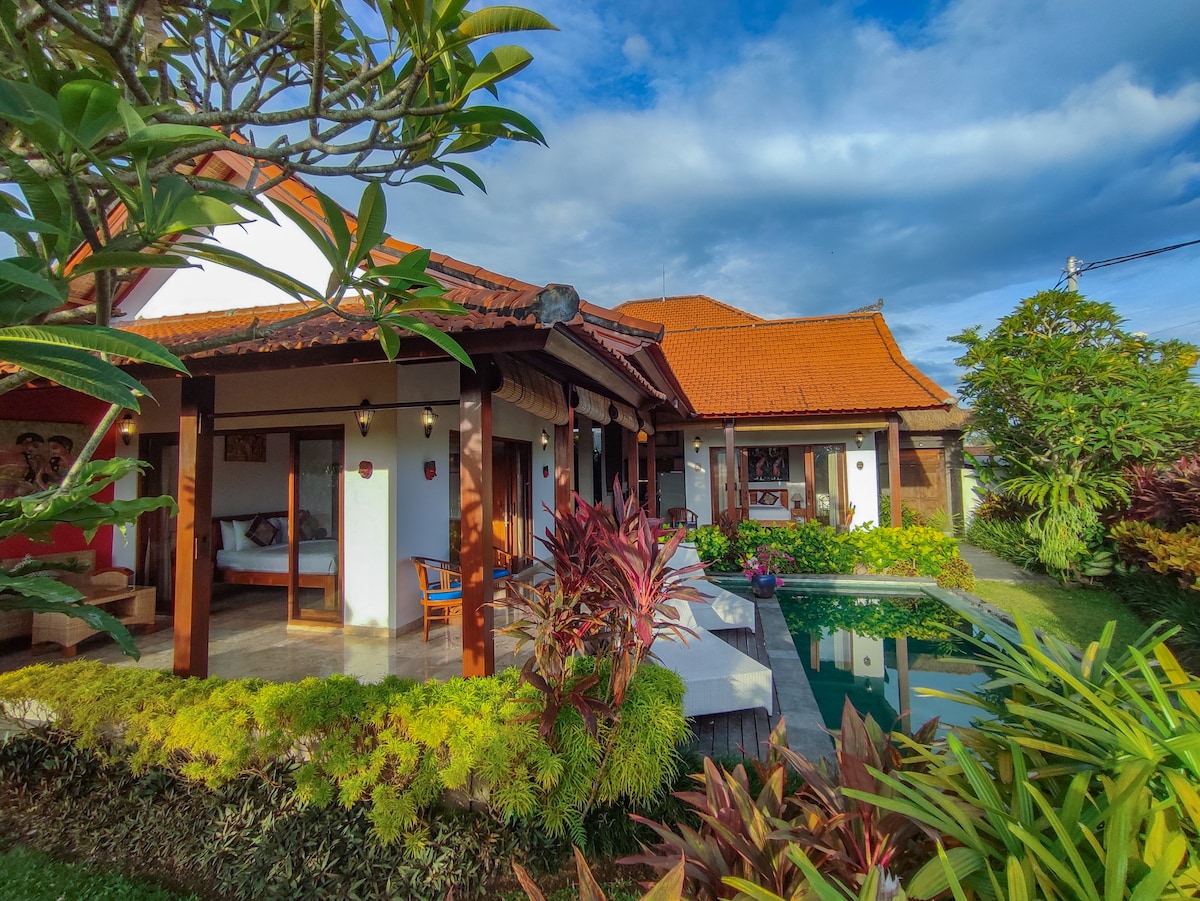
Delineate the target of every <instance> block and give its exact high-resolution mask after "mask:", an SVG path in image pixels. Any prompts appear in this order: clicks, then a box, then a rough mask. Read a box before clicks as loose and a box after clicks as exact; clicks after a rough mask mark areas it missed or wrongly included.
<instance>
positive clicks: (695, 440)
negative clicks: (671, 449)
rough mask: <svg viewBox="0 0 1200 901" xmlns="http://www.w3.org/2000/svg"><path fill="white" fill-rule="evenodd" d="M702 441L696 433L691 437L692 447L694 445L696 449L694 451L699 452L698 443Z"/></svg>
mask: <svg viewBox="0 0 1200 901" xmlns="http://www.w3.org/2000/svg"><path fill="white" fill-rule="evenodd" d="M702 443H703V442H702V441H701V440H700V436H699V435H697V436H696V437H695V438H693V439H692V447H694V448H695V449H696V453H700V445H701V444H702Z"/></svg>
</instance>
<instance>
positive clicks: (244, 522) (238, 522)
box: [233, 519, 258, 551]
mask: <svg viewBox="0 0 1200 901" xmlns="http://www.w3.org/2000/svg"><path fill="white" fill-rule="evenodd" d="M253 522H254V520H253V519H235V520H234V521H233V531H234V537H235V538H236V539H237V543H236V544H235V545H234V548H233V549H234V550H235V551H252V550H254V549H255V548H256V547H258V545H257V544H255V543H254V542H253V541H251V540H250V539H249V538H247V537H246V531H247V530H248V529H249V528H250V525H251V524H252V523H253Z"/></svg>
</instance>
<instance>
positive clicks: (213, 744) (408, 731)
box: [0, 661, 688, 844]
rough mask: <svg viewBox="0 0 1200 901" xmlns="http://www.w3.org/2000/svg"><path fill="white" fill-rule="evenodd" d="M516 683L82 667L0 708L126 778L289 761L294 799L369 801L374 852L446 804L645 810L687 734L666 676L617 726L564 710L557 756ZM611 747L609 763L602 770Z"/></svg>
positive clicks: (17, 675) (657, 676)
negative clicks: (25, 716) (291, 678)
mask: <svg viewBox="0 0 1200 901" xmlns="http://www.w3.org/2000/svg"><path fill="white" fill-rule="evenodd" d="M582 665H585V666H586V665H590V662H588V661H584V662H583V664H582ZM518 675H519V674H518V673H517V671H516V670H506V671H504V672H501V673H498V674H497V675H495V676H492V677H489V678H479V679H452V680H450V681H448V682H437V681H430V682H428V683H425V684H418V683H416V682H413V681H411V680H401V679H396V678H388V679H385V680H384V681H383V682H380V683H378V684H374V685H363V684H360V683H359V682H358V681H356V680H355V679H352V678H350V677H348V676H330V677H329V678H326V679H305V680H303V681H301V682H294V683H272V682H265V681H263V680H257V679H236V680H222V679H204V680H199V679H180V678H177V677H175V676H172V675H169V674H166V673H162V672H156V671H152V670H143V669H137V668H133V667H111V666H107V665H105V664H101V663H95V662H91V661H80V662H75V663H71V664H67V665H64V666H46V665H40V666H34V667H28V668H26V669H23V670H18V671H16V672H12V673H7V674H4V675H0V705H2V706H3V709H4V712H5V714H6V715H9V716H11V717H20V716H21V715H22V713H24V712H26V710H27V709H28V706H29V702H30V701H36V702H38V703H39V704H40V705H41V706H42V707H44V708H48V709H49V711H50V712H51V715H52V719H53V721H54V724H55V728H56V729H57V730H59V731H61V732H62V733H63V734H65V735H67V736H69V737H71V738H72V739H73V741H74V742H75V743H76V744H77V746H79V747H80V748H86V749H92V750H95V751H96V752H97V753H99V754H100V755H101V756H102V757H103V758H104V759H107V760H110V761H118V760H119V761H122V762H126V763H127V764H128V765H129V766H130V767H131V769H132V771H133V772H135V773H141V772H146V771H148V770H149V769H150V768H152V767H154V768H163V769H167V770H170V771H172V772H175V773H178V774H179V775H181V776H183V777H184V778H187V779H189V780H192V781H195V782H200V783H203V784H204V785H206V786H207V787H208V788H210V789H217V788H219V787H221V786H223V785H226V784H227V783H229V782H230V781H231V780H233V779H235V778H237V777H238V776H240V775H241V774H244V773H246V772H254V771H262V770H265V769H267V768H268V767H270V766H272V765H274V764H275V763H276V762H278V761H279V760H295V761H297V762H298V766H297V767H296V770H295V772H294V775H293V783H294V791H295V795H296V800H297V801H298V802H299V803H301V804H306V805H312V806H315V807H318V808H319V807H324V806H326V805H329V804H330V803H331V802H333V801H336V802H337V803H338V804H340V805H341V806H342V807H344V808H347V809H349V808H351V807H353V806H354V805H356V804H365V806H366V807H365V809H366V816H367V817H368V819H369V820H370V822H371V825H372V827H373V832H374V835H375V836H376V838H377V839H378V840H379V841H380V842H381V843H383V844H387V843H389V842H392V841H395V840H396V839H398V838H400V837H401V836H403V837H404V838H405V841H406V842H408V843H412V842H417V843H420V842H421V841H423V837H424V835H425V834H426V826H425V821H424V820H423V818H422V817H423V813H424V812H425V811H427V810H428V809H429V808H430V807H432V806H433V805H435V804H437V803H439V802H442V801H445V800H447V799H449V800H455V801H458V802H459V803H464V802H466V801H468V800H469V801H470V802H472V803H473V804H476V805H479V806H482V807H483V808H484V809H486V810H488V811H489V812H491V813H492V814H493V815H494V816H497V817H500V818H503V819H506V820H509V821H515V820H523V821H533V822H535V823H537V824H538V825H539V826H540V827H541V828H544V829H545V830H546V831H547V832H549V833H550V834H554V835H558V834H562V833H563V832H564V831H570V832H571V834H572V835H573V836H574V837H576V838H581V824H582V817H583V813H584V811H585V810H586V809H587V808H588V807H589V806H591V805H593V804H596V803H599V804H604V803H610V802H616V801H619V800H621V799H631V800H633V801H635V802H641V801H647V800H649V799H650V798H652V797H654V796H655V795H656V793H657V792H659V790H660V789H661V787H662V786H663V785H665V784H668V783H670V782H671V780H672V779H673V778H674V775H675V770H676V767H677V764H678V752H677V748H678V746H679V744H680V743H681V742H682V741H684V740H685V739H686V736H687V734H688V728H687V723H686V720H685V719H684V718H683V707H682V701H683V684H682V682H681V681H680V679H679V677H678V676H676V675H675V674H674V673H671V672H669V671H667V670H664V669H661V668H658V667H653V666H646V667H643V668H642V669H641V670H639V672H638V674H637V676H636V677H635V680H634V682H633V684H632V686H631V688H630V692H629V696H628V698H627V701H626V704H625V705H624V706H623V708H622V711H621V716H620V717H619V719H618V720H617V721H616V722H615V723H613V724H608V725H605V726H604V727H602V728H601V730H600V732H599V734H598V735H597V736H592V735H590V734H589V733H588V731H587V730H586V728H585V727H584V724H583V722H582V720H581V719H580V718H579V716H578V714H576V713H575V712H574V711H573V710H566V711H564V712H563V714H562V716H561V718H560V721H559V729H558V730H557V732H556V735H557V746H556V747H551V746H550V745H549V744H548V743H547V742H546V741H543V740H542V739H540V738H538V735H537V725H536V723H535V722H529V721H523V722H520V721H518V720H520V719H522V718H523V715H524V714H528V713H529V712H530V709H531V706H532V705H531V704H530V703H527V702H524V701H523V700H522V699H525V698H537V697H538V696H537V694H536V692H534V691H533V690H532V689H531V688H529V687H528V686H525V685H521V684H519V681H518ZM610 747H611V748H612V749H614V753H612V754H609V755H607V759H609V760H610V761H615V762H616V763H615V764H612V765H610V766H609V767H608V768H607V769H606V771H605V772H603V773H602V772H600V765H601V761H602V759H605V755H604V754H603V750H604V749H606V748H610Z"/></svg>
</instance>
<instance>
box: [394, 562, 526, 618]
mask: <svg viewBox="0 0 1200 901" xmlns="http://www.w3.org/2000/svg"><path fill="white" fill-rule="evenodd" d="M412 559H413V564H414V565H415V566H416V568H417V584H418V585H419V586H420V588H421V608H422V610H423V611H424V638H425V641H429V624H430V623H431V622H447V623H448V622H449V621H450V620H452V619H454V617H456V616H462V571H461V570H460V569H459V568H458V567H457V566H456V565H455V564H453V563H447V562H446V561H445V560H437V559H434V558H433V557H413V558H412ZM513 562H514V560H513V555H512V554H510V553H508V551H502V550H500V549H499V548H496V558H495V563H494V565H493V566H492V580H493V583H494V585H495V589H496V591H504V592H506V593H507V592H508V590H509V589H510V588H511V581H512V577H513Z"/></svg>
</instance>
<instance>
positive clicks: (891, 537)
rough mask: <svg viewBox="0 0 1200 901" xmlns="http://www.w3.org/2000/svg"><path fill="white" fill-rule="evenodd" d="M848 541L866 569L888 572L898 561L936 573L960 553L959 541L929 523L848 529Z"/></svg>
mask: <svg viewBox="0 0 1200 901" xmlns="http://www.w3.org/2000/svg"><path fill="white" fill-rule="evenodd" d="M845 541H846V543H847V544H848V545H850V547H852V548H853V549H854V550H855V551H856V554H857V562H858V563H859V564H860V565H861V566H863V567H864V568H865V569H866V570H867V572H876V573H878V572H887V571H888V569H889V568H891V567H893V566H895V565H897V564H911V565H912V566H913V567H915V568H916V575H920V576H936V575H937V574H938V573H939V572H941V570H942V567H944V566H945V565H946V563H947V562H948V561H950V560H952V559H954V558H955V557H957V556H958V542H957V541H956V540H955V539H953V538H948V537H947V536H946V535H944V534H943V533H942V532H940V531H938V530H937V529H932V528H929V527H928V526H913V527H911V528H905V529H894V528H891V527H884V528H876V529H862V528H859V529H854V530H853V531H851V532H847V533H846V536H845Z"/></svg>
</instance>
